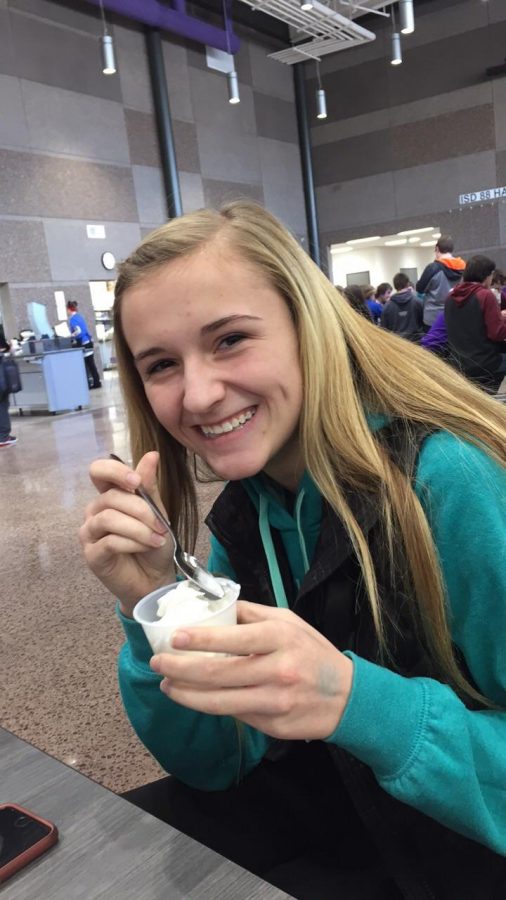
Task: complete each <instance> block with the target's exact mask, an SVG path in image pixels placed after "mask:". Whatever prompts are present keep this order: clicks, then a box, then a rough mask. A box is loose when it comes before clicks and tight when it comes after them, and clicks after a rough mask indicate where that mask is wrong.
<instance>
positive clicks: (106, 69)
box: [100, 0, 116, 75]
mask: <svg viewBox="0 0 506 900" xmlns="http://www.w3.org/2000/svg"><path fill="white" fill-rule="evenodd" d="M100 12H101V13H102V24H103V26H104V33H103V35H102V37H101V38H100V53H101V56H102V72H103V73H104V75H114V74H115V73H116V60H115V58H114V44H113V42H112V37H111V35H110V34H109V33H108V31H107V22H106V21H105V13H104V4H103V2H102V0H100Z"/></svg>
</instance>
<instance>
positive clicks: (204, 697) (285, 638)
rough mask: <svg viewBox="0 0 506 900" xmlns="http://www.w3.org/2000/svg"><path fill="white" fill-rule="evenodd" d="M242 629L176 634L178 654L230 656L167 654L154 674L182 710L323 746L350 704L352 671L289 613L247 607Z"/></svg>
mask: <svg viewBox="0 0 506 900" xmlns="http://www.w3.org/2000/svg"><path fill="white" fill-rule="evenodd" d="M237 621H238V623H239V625H238V626H237V625H232V626H229V627H225V628H206V627H192V628H184V629H183V628H181V629H178V631H177V632H176V634H175V635H174V636H173V639H172V644H173V646H174V648H175V649H181V650H182V649H184V650H205V651H208V652H211V653H227V654H230V656H222V657H210V656H200V655H194V654H193V653H188V654H186V655H182V654H181V655H178V654H170V653H163V654H159V655H158V656H154V657H153V658H152V659H151V663H150V664H151V668H152V669H153V671H155V672H158V673H159V674H160V675H163V676H165V677H164V680H163V681H162V683H161V689H162V690H163V691H164V692H165V693H166V694H167V696H168V697H170V699H171V700H174V701H175V702H176V703H180V704H181V705H182V706H187V707H190V708H191V709H195V710H197V711H199V712H203V713H211V714H212V715H218V716H234V717H235V718H237V719H240V720H242V721H243V722H245V723H246V724H247V725H251V726H252V727H253V728H256V729H258V730H259V731H262V732H264V734H268V735H270V736H271V737H274V738H282V739H285V740H304V739H305V740H321V739H324V738H326V737H328V736H329V735H330V734H332V732H333V731H334V730H335V728H336V727H337V725H338V724H339V722H340V720H341V717H342V715H343V712H344V710H345V707H346V703H347V701H348V698H349V696H350V691H351V684H352V679H353V663H352V661H351V660H350V659H348V657H347V656H344V655H343V654H342V653H341V652H340V651H339V650H337V649H336V648H335V647H334V645H333V644H331V643H330V641H328V640H327V639H326V638H325V637H323V635H322V634H320V633H319V632H318V631H316V629H315V628H313V627H312V626H311V625H308V624H307V622H305V621H304V620H303V619H301V618H300V617H299V616H297V615H295V613H293V612H291V611H290V610H287V609H277V608H273V607H270V606H262V605H260V604H258V603H247V602H246V601H244V600H241V601H239V602H238V604H237Z"/></svg>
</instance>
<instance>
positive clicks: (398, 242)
mask: <svg viewBox="0 0 506 900" xmlns="http://www.w3.org/2000/svg"><path fill="white" fill-rule="evenodd" d="M401 244H407V240H406V238H400V239H399V240H396V241H385V247H400V246H401Z"/></svg>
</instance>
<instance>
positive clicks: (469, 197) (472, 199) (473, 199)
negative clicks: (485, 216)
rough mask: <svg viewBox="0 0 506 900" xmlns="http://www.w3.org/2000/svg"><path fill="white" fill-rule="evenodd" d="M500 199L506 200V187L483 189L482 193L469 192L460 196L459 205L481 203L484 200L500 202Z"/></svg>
mask: <svg viewBox="0 0 506 900" xmlns="http://www.w3.org/2000/svg"><path fill="white" fill-rule="evenodd" d="M502 197H504V199H506V187H493V188H485V190H483V191H470V192H469V194H460V195H459V204H460V206H463V205H464V204H466V203H483V201H484V200H500V199H501V198H502Z"/></svg>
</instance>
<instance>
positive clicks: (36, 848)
mask: <svg viewBox="0 0 506 900" xmlns="http://www.w3.org/2000/svg"><path fill="white" fill-rule="evenodd" d="M6 807H11V808H12V809H16V810H18V811H19V812H20V813H21V815H24V816H29V817H30V818H31V819H34V820H35V821H36V822H40V823H41V824H42V825H46V826H47V827H48V828H50V831H49V834H46V835H44V837H42V838H41V839H40V840H39V841H37V843H36V844H32V846H31V847H28V849H27V850H25V851H24V852H23V853H20V854H19V855H18V856H16V857H15V858H14V859H11V860H10V862H8V863H6V864H5V865H4V866H2V867H1V868H0V884H1V883H2V882H4V881H7V879H8V878H10V877H11V876H12V875H15V873H16V872H19V870H20V869H22V868H23V867H24V866H27V865H28V863H31V862H32V860H34V859H37V857H38V856H42V854H43V853H45V852H46V850H49V849H50V847H52V846H53V844H56V841H57V840H58V829H57V827H56V825H54V823H53V822H49V821H48V820H47V819H43V818H42V816H38V815H36V813H33V812H32V811H31V809H26V808H25V807H24V806H19V805H18V804H17V803H0V809H5V808H6Z"/></svg>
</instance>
